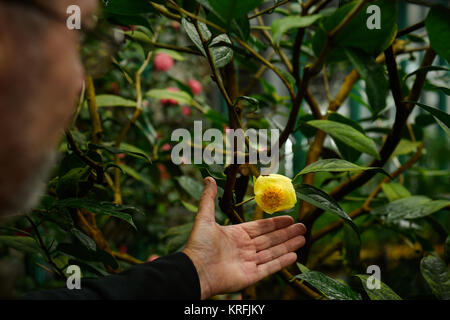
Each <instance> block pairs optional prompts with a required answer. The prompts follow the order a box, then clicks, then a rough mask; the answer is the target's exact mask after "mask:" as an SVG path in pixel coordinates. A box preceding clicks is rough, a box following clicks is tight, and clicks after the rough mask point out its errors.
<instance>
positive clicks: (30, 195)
mask: <svg viewBox="0 0 450 320" xmlns="http://www.w3.org/2000/svg"><path fill="white" fill-rule="evenodd" d="M57 158H58V157H57V152H56V151H54V150H50V151H47V152H44V154H43V156H42V157H41V159H39V160H38V161H37V163H36V165H35V166H34V168H33V170H30V172H29V174H27V177H26V179H25V181H23V184H22V188H20V190H16V191H15V192H14V193H12V195H11V196H10V197H9V199H8V203H7V204H2V205H0V217H2V216H10V217H11V216H18V215H23V214H26V213H27V212H29V211H30V210H31V209H32V208H33V207H35V206H37V205H38V203H39V200H40V199H41V197H42V196H43V194H44V193H45V191H46V186H47V182H48V178H49V175H50V172H51V169H52V168H53V167H54V165H55V163H56V162H57ZM1 183H2V184H3V183H4V182H1Z"/></svg>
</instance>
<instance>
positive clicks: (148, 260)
mask: <svg viewBox="0 0 450 320" xmlns="http://www.w3.org/2000/svg"><path fill="white" fill-rule="evenodd" d="M158 258H159V256H158V255H157V254H152V255H151V256H150V257H148V259H147V262H152V261H153V260H156V259H158Z"/></svg>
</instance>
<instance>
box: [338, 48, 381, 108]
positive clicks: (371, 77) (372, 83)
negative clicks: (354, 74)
mask: <svg viewBox="0 0 450 320" xmlns="http://www.w3.org/2000/svg"><path fill="white" fill-rule="evenodd" d="M345 54H346V56H347V58H348V60H349V61H350V62H351V64H352V65H353V67H354V68H355V69H356V71H358V73H359V75H360V76H361V78H362V79H364V81H365V83H366V94H367V98H368V100H369V105H370V107H371V109H372V112H373V113H374V114H378V113H379V112H380V111H381V110H383V109H384V108H385V107H386V96H387V94H388V90H389V84H388V80H387V78H386V75H385V73H384V69H383V66H382V65H381V64H379V63H376V62H375V58H373V57H371V56H369V55H367V53H365V52H363V51H360V50H356V49H346V50H345Z"/></svg>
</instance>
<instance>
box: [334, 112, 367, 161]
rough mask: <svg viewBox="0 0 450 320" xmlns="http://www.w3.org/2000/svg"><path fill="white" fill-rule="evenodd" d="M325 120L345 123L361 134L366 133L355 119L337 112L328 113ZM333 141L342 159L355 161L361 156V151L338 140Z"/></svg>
mask: <svg viewBox="0 0 450 320" xmlns="http://www.w3.org/2000/svg"><path fill="white" fill-rule="evenodd" d="M327 120H331V121H336V122H339V123H342V124H346V125H348V126H350V127H352V128H353V129H355V130H357V131H359V132H361V133H362V134H366V133H365V131H364V129H363V127H362V126H361V125H360V124H359V123H358V122H356V121H355V120H352V119H350V118H347V117H344V116H343V115H341V114H339V113H337V112H330V113H328V118H327ZM334 142H335V143H336V147H337V148H338V150H339V153H340V154H341V156H342V158H343V159H345V160H347V161H350V162H356V161H357V160H358V159H359V157H360V156H361V153H362V152H360V151H358V150H355V149H354V148H352V147H350V146H348V145H346V144H345V143H343V142H341V141H339V140H334Z"/></svg>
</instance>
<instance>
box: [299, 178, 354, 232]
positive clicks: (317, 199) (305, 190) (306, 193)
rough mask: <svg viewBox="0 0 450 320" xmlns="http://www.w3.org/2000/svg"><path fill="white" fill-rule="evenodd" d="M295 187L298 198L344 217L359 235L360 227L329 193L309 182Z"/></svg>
mask: <svg viewBox="0 0 450 320" xmlns="http://www.w3.org/2000/svg"><path fill="white" fill-rule="evenodd" d="M294 188H295V191H296V194H297V197H298V198H300V199H302V200H303V201H306V202H308V203H310V204H312V205H314V206H316V207H318V208H320V209H322V210H325V211H329V212H331V213H333V214H335V215H337V216H338V217H340V218H342V219H344V221H345V222H346V223H348V224H349V225H350V226H351V227H352V228H353V230H354V231H355V232H356V233H357V234H358V236H359V231H358V228H357V227H356V225H355V224H354V223H353V221H352V219H351V218H350V217H349V216H348V214H347V213H345V211H344V210H342V208H341V207H340V206H339V204H338V203H337V202H336V201H335V200H334V199H333V198H332V197H330V196H329V195H328V194H327V193H325V192H323V191H322V190H320V189H318V188H316V187H313V186H311V185H308V184H300V185H295V186H294Z"/></svg>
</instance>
